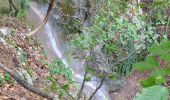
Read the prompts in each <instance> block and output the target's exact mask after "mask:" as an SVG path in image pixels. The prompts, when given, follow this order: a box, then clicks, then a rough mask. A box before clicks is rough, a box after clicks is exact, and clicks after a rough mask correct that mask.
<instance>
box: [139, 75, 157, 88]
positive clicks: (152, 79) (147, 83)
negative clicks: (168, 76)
mask: <svg viewBox="0 0 170 100" xmlns="http://www.w3.org/2000/svg"><path fill="white" fill-rule="evenodd" d="M140 84H141V85H142V86H143V87H149V86H153V85H155V77H149V78H148V79H146V80H142V81H141V82H140Z"/></svg>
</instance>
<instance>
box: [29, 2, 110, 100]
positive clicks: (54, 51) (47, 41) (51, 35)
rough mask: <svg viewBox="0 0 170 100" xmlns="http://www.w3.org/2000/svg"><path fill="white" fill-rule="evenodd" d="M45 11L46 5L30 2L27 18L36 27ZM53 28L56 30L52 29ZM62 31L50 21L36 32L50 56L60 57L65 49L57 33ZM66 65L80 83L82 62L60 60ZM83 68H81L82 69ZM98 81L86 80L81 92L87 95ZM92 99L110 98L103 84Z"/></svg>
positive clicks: (82, 73) (81, 79)
mask: <svg viewBox="0 0 170 100" xmlns="http://www.w3.org/2000/svg"><path fill="white" fill-rule="evenodd" d="M45 13H46V7H45V8H43V7H39V6H38V5H37V4H36V3H33V2H32V3H30V9H29V10H28V15H29V17H28V19H29V20H30V21H31V22H32V23H33V24H34V25H35V26H36V27H37V26H38V25H40V24H41V22H42V21H43V18H44V16H45ZM54 28H55V30H57V32H56V31H54ZM59 33H62V31H61V27H60V26H59V25H58V27H53V26H52V25H51V23H50V22H48V23H47V24H46V25H45V27H44V28H43V29H42V30H40V31H39V32H38V34H37V37H38V38H39V39H40V41H41V43H42V44H43V46H44V49H45V50H46V51H47V52H48V54H49V56H50V57H54V58H56V57H59V58H60V57H62V56H63V54H64V50H65V48H64V47H65V45H64V41H63V40H62V39H63V38H62V36H61V35H59ZM62 61H63V63H64V64H65V65H66V66H67V67H69V66H70V67H71V68H72V71H73V75H74V79H75V81H77V82H80V83H82V81H83V77H84V62H78V61H77V60H73V62H72V63H71V64H68V63H67V61H66V59H63V60H62ZM82 68H83V70H82ZM98 83H100V82H96V81H90V82H86V84H85V87H84V90H83V92H84V93H85V95H87V96H89V95H91V94H92V93H93V91H94V90H95V89H96V86H97V85H98ZM93 100H110V99H109V94H108V92H107V89H106V86H105V85H103V86H102V87H101V88H100V89H99V90H98V92H97V93H96V94H95V96H94V97H93Z"/></svg>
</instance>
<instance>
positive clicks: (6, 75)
mask: <svg viewBox="0 0 170 100" xmlns="http://www.w3.org/2000/svg"><path fill="white" fill-rule="evenodd" d="M4 78H5V81H6V82H10V81H11V76H10V74H9V73H5V75H4Z"/></svg>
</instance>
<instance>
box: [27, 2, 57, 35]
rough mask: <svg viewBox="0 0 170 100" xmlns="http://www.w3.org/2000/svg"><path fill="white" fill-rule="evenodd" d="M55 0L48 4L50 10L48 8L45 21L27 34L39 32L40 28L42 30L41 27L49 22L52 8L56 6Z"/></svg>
mask: <svg viewBox="0 0 170 100" xmlns="http://www.w3.org/2000/svg"><path fill="white" fill-rule="evenodd" d="M54 2H55V0H50V3H49V6H48V10H47V13H46V16H45V18H44V20H43V22H42V23H41V24H40V25H39V26H38V27H37V28H36V29H35V30H34V31H32V32H30V33H28V34H27V36H31V35H34V34H35V33H37V32H38V30H40V29H42V28H43V27H44V25H45V24H46V23H47V21H48V19H49V16H50V13H51V11H52V8H53V6H54Z"/></svg>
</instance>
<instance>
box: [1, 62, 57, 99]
mask: <svg viewBox="0 0 170 100" xmlns="http://www.w3.org/2000/svg"><path fill="white" fill-rule="evenodd" d="M0 68H1V69H3V70H4V71H5V72H7V73H9V74H10V75H11V76H12V77H13V78H14V79H15V80H16V81H17V82H18V83H19V84H20V85H21V86H22V87H24V88H25V89H27V90H29V91H31V92H33V93H35V94H37V95H40V96H42V97H44V98H47V99H50V100H53V99H54V96H53V95H52V94H47V93H45V92H43V91H41V90H39V89H37V88H36V87H34V86H33V85H31V84H29V83H28V82H26V81H25V80H24V79H23V78H22V77H21V76H19V75H18V74H16V73H15V72H12V71H11V70H10V69H9V68H8V67H6V66H4V65H3V64H2V63H1V62H0Z"/></svg>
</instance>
